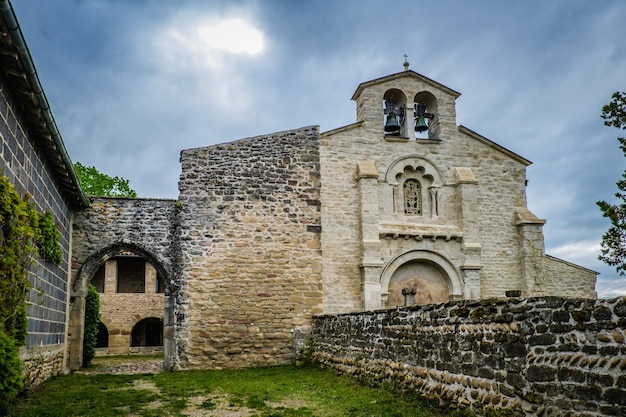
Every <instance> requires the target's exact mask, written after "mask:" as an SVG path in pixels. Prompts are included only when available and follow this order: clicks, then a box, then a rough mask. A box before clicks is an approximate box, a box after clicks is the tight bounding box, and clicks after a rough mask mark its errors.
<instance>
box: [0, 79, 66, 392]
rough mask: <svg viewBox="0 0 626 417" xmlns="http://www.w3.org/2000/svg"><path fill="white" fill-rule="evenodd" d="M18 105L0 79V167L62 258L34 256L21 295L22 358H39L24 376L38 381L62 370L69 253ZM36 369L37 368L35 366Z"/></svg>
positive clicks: (48, 177) (61, 219)
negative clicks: (55, 234) (54, 230)
mask: <svg viewBox="0 0 626 417" xmlns="http://www.w3.org/2000/svg"><path fill="white" fill-rule="evenodd" d="M19 108H20V107H19V106H18V103H16V102H15V100H14V97H13V96H12V95H11V93H10V91H9V90H8V88H7V87H6V86H5V84H4V80H0V145H1V147H0V170H1V173H2V174H4V175H5V176H7V177H8V178H9V179H10V181H11V182H12V183H13V185H14V187H15V188H16V190H17V191H18V193H19V194H20V195H21V196H22V197H25V196H26V195H30V201H31V202H32V203H33V204H34V205H35V207H36V208H37V211H39V212H40V213H45V212H47V211H49V212H51V213H52V215H53V219H54V222H55V223H56V225H57V226H58V229H59V233H60V235H61V241H60V243H61V249H62V251H63V262H62V263H61V264H60V265H57V264H55V263H53V262H49V261H44V260H42V259H36V260H35V262H34V264H33V265H32V267H31V274H30V277H29V280H30V283H31V285H32V290H31V291H30V292H29V294H28V295H27V301H28V302H29V303H30V307H29V308H28V310H27V314H28V336H27V338H26V345H27V348H26V349H22V351H21V358H22V360H25V361H26V360H29V358H30V357H31V355H35V356H37V357H39V358H44V361H43V362H42V363H41V365H40V366H39V367H38V370H37V371H36V374H37V375H36V376H33V377H32V378H31V376H30V375H29V371H28V370H32V369H35V368H37V367H35V368H33V367H29V366H27V367H26V369H27V372H26V376H25V377H26V380H30V379H32V380H34V381H43V380H45V379H47V378H49V377H50V376H53V375H56V374H58V373H60V372H62V371H63V370H64V367H63V365H62V361H60V362H59V361H57V360H56V359H50V358H52V357H54V358H56V357H57V353H58V352H59V351H63V350H64V349H63V347H64V345H65V342H66V340H65V323H66V318H67V314H66V307H67V299H68V297H67V295H68V294H67V293H68V277H69V271H68V269H69V268H68V258H69V251H70V247H69V246H70V244H69V242H70V208H69V207H68V202H67V201H66V200H65V199H64V197H63V195H62V191H61V187H60V184H59V183H58V182H57V180H56V179H55V176H54V173H53V172H52V171H51V168H50V167H49V165H48V164H47V163H46V158H45V155H44V153H43V150H42V149H41V147H40V146H38V145H37V143H36V142H35V139H34V138H32V137H30V136H29V135H30V133H29V131H28V129H27V128H26V126H25V124H24V122H23V120H22V118H21V115H20V110H19ZM39 368H40V369H39Z"/></svg>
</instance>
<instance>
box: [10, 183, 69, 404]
mask: <svg viewBox="0 0 626 417" xmlns="http://www.w3.org/2000/svg"><path fill="white" fill-rule="evenodd" d="M60 240H61V235H60V233H59V230H58V228H57V226H56V224H55V223H54V220H53V218H52V214H51V213H46V214H44V215H40V214H39V213H37V210H36V209H35V207H34V205H33V204H32V203H30V202H29V201H28V198H25V199H22V198H21V197H20V195H19V193H18V192H17V191H16V190H15V187H13V184H11V182H10V181H9V179H8V178H7V177H5V176H4V175H0V414H2V412H1V411H2V409H3V408H4V407H5V406H6V404H7V402H8V401H9V400H10V398H11V397H13V396H14V395H15V394H16V393H17V392H19V390H20V389H21V388H22V383H23V381H22V363H21V361H20V359H19V346H21V345H24V344H25V342H26V334H27V332H26V330H27V325H28V319H27V316H26V306H27V301H26V294H27V292H28V291H29V290H30V288H31V284H30V282H29V281H28V273H29V268H30V266H31V264H32V262H33V260H34V259H35V257H36V256H38V255H40V256H41V257H42V258H43V259H45V260H47V261H52V262H55V263H61V262H62V260H63V252H62V250H61V244H60Z"/></svg>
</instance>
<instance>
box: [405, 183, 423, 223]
mask: <svg viewBox="0 0 626 417" xmlns="http://www.w3.org/2000/svg"><path fill="white" fill-rule="evenodd" d="M403 187H404V214H409V215H416V214H422V191H421V189H420V183H419V181H418V180H416V179H413V178H409V179H407V180H406V181H404V186H403Z"/></svg>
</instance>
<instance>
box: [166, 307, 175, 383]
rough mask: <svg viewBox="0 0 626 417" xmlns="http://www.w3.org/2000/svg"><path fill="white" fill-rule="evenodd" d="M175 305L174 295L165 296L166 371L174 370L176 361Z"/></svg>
mask: <svg viewBox="0 0 626 417" xmlns="http://www.w3.org/2000/svg"><path fill="white" fill-rule="evenodd" d="M174 307H175V300H174V297H171V296H167V297H165V300H164V309H163V310H164V311H163V369H164V370H166V371H172V370H174V365H175V361H176V340H175V339H174V334H175V326H176V323H175V314H174Z"/></svg>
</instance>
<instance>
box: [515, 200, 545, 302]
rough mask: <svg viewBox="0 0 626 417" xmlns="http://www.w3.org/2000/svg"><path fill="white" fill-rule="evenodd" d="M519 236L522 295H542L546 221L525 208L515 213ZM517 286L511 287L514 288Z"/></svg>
mask: <svg viewBox="0 0 626 417" xmlns="http://www.w3.org/2000/svg"><path fill="white" fill-rule="evenodd" d="M515 224H516V226H517V230H518V231H519V236H520V265H521V269H522V270H521V273H522V283H521V286H522V288H521V291H522V296H523V297H541V296H544V295H545V294H544V291H545V289H544V284H545V270H544V267H543V260H544V257H545V246H544V240H543V225H544V224H546V221H545V220H543V219H539V218H537V216H535V215H534V214H533V213H531V211H530V210H528V209H527V208H522V209H520V210H519V211H518V213H517V221H516V222H515ZM516 289H517V288H511V290H516Z"/></svg>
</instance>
